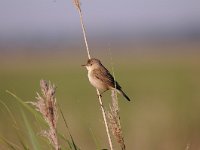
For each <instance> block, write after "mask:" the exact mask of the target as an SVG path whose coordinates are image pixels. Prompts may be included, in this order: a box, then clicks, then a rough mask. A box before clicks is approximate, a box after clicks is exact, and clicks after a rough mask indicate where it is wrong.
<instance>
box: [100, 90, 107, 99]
mask: <svg viewBox="0 0 200 150" xmlns="http://www.w3.org/2000/svg"><path fill="white" fill-rule="evenodd" d="M107 90H108V89H106V90H104V91H103V92H101V93H100V94H99V95H98V96H100V97H102V94H103V93H104V92H106V91H107Z"/></svg>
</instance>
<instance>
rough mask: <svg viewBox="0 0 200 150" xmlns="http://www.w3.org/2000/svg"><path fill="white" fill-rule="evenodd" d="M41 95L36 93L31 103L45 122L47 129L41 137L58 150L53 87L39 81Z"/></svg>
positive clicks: (56, 115) (43, 81) (56, 114)
mask: <svg viewBox="0 0 200 150" xmlns="http://www.w3.org/2000/svg"><path fill="white" fill-rule="evenodd" d="M40 87H41V91H42V92H41V93H42V96H40V94H39V93H37V97H36V100H37V101H36V102H31V104H32V105H34V106H35V107H36V108H35V109H36V110H37V111H39V112H40V113H41V114H42V117H43V118H44V120H45V121H46V122H47V124H48V126H49V129H48V130H43V131H42V135H43V136H44V137H46V138H47V139H48V140H49V142H50V143H51V145H52V146H53V147H54V148H55V150H60V146H59V144H58V137H57V134H56V125H57V120H58V112H57V106H56V98H55V92H56V90H55V85H52V84H51V83H50V82H49V83H48V82H47V81H45V80H41V81H40Z"/></svg>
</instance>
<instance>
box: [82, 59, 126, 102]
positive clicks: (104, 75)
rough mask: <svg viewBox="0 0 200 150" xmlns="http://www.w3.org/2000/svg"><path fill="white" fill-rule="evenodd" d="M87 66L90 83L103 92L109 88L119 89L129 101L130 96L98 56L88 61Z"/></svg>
mask: <svg viewBox="0 0 200 150" xmlns="http://www.w3.org/2000/svg"><path fill="white" fill-rule="evenodd" d="M82 66H85V67H86V68H87V70H88V78H89V81H90V83H91V84H92V85H93V86H94V87H95V88H97V89H98V90H100V91H102V92H101V94H103V93H104V92H106V91H107V90H113V89H117V92H118V93H120V94H122V95H123V96H124V97H125V98H126V99H127V100H128V101H130V98H129V97H128V96H127V95H126V94H125V93H124V92H123V91H122V88H121V86H120V85H119V84H118V82H117V81H115V80H114V78H113V76H112V75H111V74H110V72H109V71H108V70H107V69H106V68H105V67H104V66H103V65H102V64H101V61H100V60H98V59H96V58H91V59H89V60H88V61H87V64H86V65H82Z"/></svg>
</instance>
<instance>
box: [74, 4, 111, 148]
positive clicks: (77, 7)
mask: <svg viewBox="0 0 200 150" xmlns="http://www.w3.org/2000/svg"><path fill="white" fill-rule="evenodd" d="M73 3H74V5H75V7H76V9H77V10H78V13H79V17H80V23H81V27H82V31H83V37H84V41H85V46H86V50H87V54H88V59H90V58H91V55H90V50H89V47H88V42H87V38H86V30H85V26H84V23H83V15H82V12H81V6H80V1H79V0H73ZM96 91H97V95H98V98H99V103H100V106H101V111H102V115H103V120H104V124H105V128H106V133H107V136H108V142H109V146H110V149H111V150H113V145H112V140H111V136H110V132H109V128H108V122H107V118H106V113H105V109H104V107H103V102H102V99H101V96H100V92H99V90H98V89H96Z"/></svg>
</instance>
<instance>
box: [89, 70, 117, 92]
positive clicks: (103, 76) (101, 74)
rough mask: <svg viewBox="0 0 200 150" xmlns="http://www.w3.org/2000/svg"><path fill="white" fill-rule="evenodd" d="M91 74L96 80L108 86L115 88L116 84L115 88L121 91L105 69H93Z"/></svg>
mask: <svg viewBox="0 0 200 150" xmlns="http://www.w3.org/2000/svg"><path fill="white" fill-rule="evenodd" d="M93 73H94V76H95V77H96V78H97V79H99V80H101V81H102V82H104V83H106V84H108V85H109V86H111V87H113V88H115V84H116V88H117V89H121V87H120V85H119V84H118V83H117V82H116V81H115V80H114V78H113V76H112V75H111V74H110V72H109V71H108V70H107V69H106V68H105V67H102V68H101V69H95V70H93Z"/></svg>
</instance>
